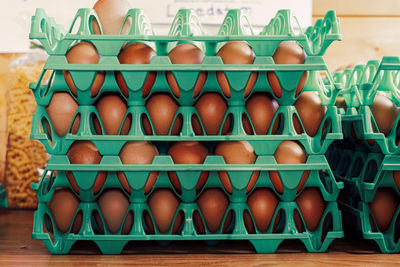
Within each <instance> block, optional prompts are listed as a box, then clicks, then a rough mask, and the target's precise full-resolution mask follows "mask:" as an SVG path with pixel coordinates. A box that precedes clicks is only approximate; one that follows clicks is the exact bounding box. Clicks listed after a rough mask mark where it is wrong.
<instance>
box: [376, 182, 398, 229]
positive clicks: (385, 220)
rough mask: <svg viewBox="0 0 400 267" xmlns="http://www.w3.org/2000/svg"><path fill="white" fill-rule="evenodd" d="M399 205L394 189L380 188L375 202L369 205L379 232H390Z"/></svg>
mask: <svg viewBox="0 0 400 267" xmlns="http://www.w3.org/2000/svg"><path fill="white" fill-rule="evenodd" d="M398 204H399V202H398V198H397V197H396V195H395V193H394V192H393V190H392V189H390V188H380V189H378V190H377V191H376V194H375V197H374V200H373V201H372V202H371V203H369V208H370V209H371V212H372V214H373V215H374V219H375V222H376V224H377V226H378V228H379V231H381V232H385V231H386V230H388V228H389V226H390V223H391V222H392V220H393V215H394V213H395V212H396V209H397V206H398Z"/></svg>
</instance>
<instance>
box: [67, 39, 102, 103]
mask: <svg viewBox="0 0 400 267" xmlns="http://www.w3.org/2000/svg"><path fill="white" fill-rule="evenodd" d="M65 57H66V59H67V61H68V64H97V63H99V60H100V55H99V53H98V52H97V49H96V47H95V46H94V45H93V44H92V43H89V42H83V41H82V42H80V43H77V44H76V45H74V46H73V47H72V48H71V49H69V50H68V52H67V54H66V55H65ZM63 73H64V79H65V82H66V83H67V85H68V88H69V89H70V90H71V92H72V94H74V95H75V96H77V91H76V87H75V83H74V81H73V80H72V77H71V74H70V73H69V71H66V70H65V71H63ZM104 77H105V73H104V71H99V72H98V73H97V75H96V77H95V79H94V82H93V84H92V88H91V91H90V92H91V93H90V95H91V96H92V97H95V96H96V95H97V94H98V93H99V91H100V89H101V87H102V86H103V83H104Z"/></svg>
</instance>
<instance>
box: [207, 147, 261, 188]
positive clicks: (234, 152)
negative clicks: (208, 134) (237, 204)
mask: <svg viewBox="0 0 400 267" xmlns="http://www.w3.org/2000/svg"><path fill="white" fill-rule="evenodd" d="M214 154H215V155H221V156H223V157H224V160H225V162H226V163H227V164H254V163H255V162H256V159H257V156H256V154H255V152H254V148H253V147H252V146H251V144H250V143H249V142H247V141H223V142H219V143H218V144H217V146H216V148H215V152H214ZM218 175H219V179H220V180H221V183H222V185H223V186H224V188H225V190H226V191H227V192H228V193H230V194H232V193H233V188H232V184H231V181H230V179H229V176H228V173H227V172H225V171H220V172H218ZM259 175H260V172H258V171H257V172H253V174H252V176H251V178H250V181H249V184H248V185H247V189H246V190H247V192H249V191H250V190H251V189H253V187H254V185H255V184H256V183H257V180H258V176H259Z"/></svg>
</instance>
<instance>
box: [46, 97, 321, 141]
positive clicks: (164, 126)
mask: <svg viewBox="0 0 400 267" xmlns="http://www.w3.org/2000/svg"><path fill="white" fill-rule="evenodd" d="M95 105H96V109H97V112H98V114H99V116H100V120H101V122H102V124H103V127H104V130H105V134H107V135H116V134H118V132H119V130H120V128H121V124H122V123H123V121H124V118H125V115H126V112H127V110H128V106H127V105H126V103H125V101H124V100H123V98H122V97H120V96H118V95H115V94H109V95H103V96H102V97H100V98H99V100H98V101H97V102H96V104H95ZM294 106H295V107H296V110H297V112H298V114H299V117H300V120H301V122H302V123H303V126H304V128H305V131H306V133H307V134H308V135H309V136H315V135H316V134H317V132H318V130H319V128H320V125H321V122H322V120H323V118H324V116H325V113H326V107H325V106H323V105H322V102H321V99H320V98H319V96H318V95H317V94H316V93H314V92H303V93H302V94H301V95H300V96H299V98H298V100H297V101H296V102H295V104H294ZM78 107H79V106H78V103H77V102H76V101H75V100H74V99H73V97H72V96H71V95H70V94H69V93H65V92H56V93H54V94H53V97H52V99H51V101H50V103H49V105H48V106H47V107H46V110H47V113H48V115H49V118H50V120H51V123H52V125H53V128H54V131H55V132H56V134H57V135H58V136H61V137H63V136H65V135H66V134H67V132H68V129H69V127H70V125H71V123H72V120H73V118H74V116H75V113H76V111H77V109H78ZM145 107H146V110H147V112H148V114H149V117H150V120H151V124H152V125H153V127H154V132H155V134H157V135H168V133H169V131H170V128H171V124H172V123H173V121H174V118H175V115H176V112H177V111H178V108H179V106H178V104H177V102H176V101H175V100H174V99H173V98H172V97H171V96H170V95H169V94H166V93H160V94H154V95H152V96H151V97H150V98H149V99H148V100H147V102H146V104H145ZM194 107H195V109H196V111H197V113H198V115H199V117H200V120H201V122H202V125H203V127H204V131H205V133H206V134H207V135H217V134H218V133H219V132H220V128H221V124H222V122H223V120H224V118H225V115H226V112H227V110H228V105H227V103H226V101H225V99H223V97H221V96H220V95H219V94H218V93H205V94H203V95H201V96H200V98H199V99H198V100H197V102H196V103H195V104H194ZM245 108H246V111H247V113H248V115H249V118H248V117H247V116H244V117H243V128H244V130H245V132H246V133H247V134H250V135H251V134H254V133H253V129H252V126H251V124H252V125H253V126H254V130H255V133H256V134H258V135H265V134H267V133H268V131H269V129H270V127H271V123H272V120H273V118H274V116H275V113H276V112H277V110H278V103H277V102H276V100H274V99H273V98H272V97H271V96H270V95H268V94H265V93H256V94H253V95H252V96H250V98H249V99H248V100H247V101H246V103H245ZM293 119H294V126H295V130H296V132H297V133H302V132H303V130H302V128H301V124H300V122H299V119H298V118H297V116H295V117H294V118H293ZM200 120H199V118H198V117H197V116H193V118H192V126H193V130H194V133H195V134H196V135H203V134H204V133H203V129H202V126H201V123H200ZM250 121H251V123H250ZM79 123H80V119H79V118H77V119H76V120H75V121H74V123H73V125H72V127H71V133H73V134H75V133H76V132H77V131H78V129H79ZM132 123H135V122H132V121H131V118H130V117H129V116H128V117H127V119H126V120H125V121H124V124H123V126H122V129H121V132H120V134H121V135H126V134H128V132H129V129H130V127H131V124H132ZM182 123H183V121H182V117H181V116H177V118H176V119H175V121H174V124H173V126H172V130H171V135H178V134H179V133H180V131H181V128H182ZM231 123H232V118H231V116H227V118H226V119H225V121H224V124H223V125H222V129H221V132H220V134H221V135H225V134H227V133H228V131H229V129H230V128H231ZM279 123H280V120H279V117H277V119H276V121H275V123H274V125H273V129H272V131H271V132H272V134H275V133H276V132H277V130H278V127H279ZM151 124H150V121H149V119H148V117H147V116H143V118H142V125H143V129H144V131H145V133H146V134H147V135H152V134H154V133H153V129H152V127H151ZM94 127H95V130H96V133H97V134H102V129H101V126H100V122H99V121H98V120H97V118H96V119H95V120H94ZM48 132H49V133H50V130H49V129H48Z"/></svg>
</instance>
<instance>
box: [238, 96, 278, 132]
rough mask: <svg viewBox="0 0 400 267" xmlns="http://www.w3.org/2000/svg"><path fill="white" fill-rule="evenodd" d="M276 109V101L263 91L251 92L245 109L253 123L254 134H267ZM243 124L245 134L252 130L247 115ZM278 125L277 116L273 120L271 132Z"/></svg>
mask: <svg viewBox="0 0 400 267" xmlns="http://www.w3.org/2000/svg"><path fill="white" fill-rule="evenodd" d="M277 109H278V102H276V100H275V99H273V98H272V97H271V96H269V95H267V94H264V93H256V94H253V95H252V96H251V97H250V98H249V99H248V100H247V101H246V110H247V113H248V114H249V116H250V120H251V122H252V123H253V126H254V129H255V131H256V134H260V135H265V134H267V132H268V130H269V127H270V126H271V123H272V119H273V118H274V116H275V113H276V111H277ZM243 126H244V130H245V131H246V133H247V134H252V132H253V130H252V128H251V125H250V122H249V119H248V118H247V117H244V120H243ZM278 126H279V117H278V118H277V121H275V124H274V129H273V130H272V133H274V132H276V131H277V130H278V129H277V128H278Z"/></svg>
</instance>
